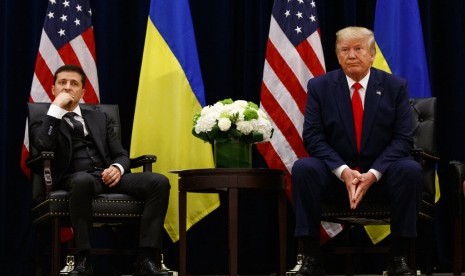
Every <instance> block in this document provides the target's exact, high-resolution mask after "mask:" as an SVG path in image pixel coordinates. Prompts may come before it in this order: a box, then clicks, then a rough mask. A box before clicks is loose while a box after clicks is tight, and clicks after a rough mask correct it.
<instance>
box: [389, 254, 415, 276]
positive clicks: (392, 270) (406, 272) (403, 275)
mask: <svg viewBox="0 0 465 276" xmlns="http://www.w3.org/2000/svg"><path fill="white" fill-rule="evenodd" d="M388 275H389V276H414V275H415V274H414V273H413V271H412V270H411V269H410V267H408V265H407V259H406V258H405V257H394V258H393V259H392V261H391V264H390V265H389V268H388Z"/></svg>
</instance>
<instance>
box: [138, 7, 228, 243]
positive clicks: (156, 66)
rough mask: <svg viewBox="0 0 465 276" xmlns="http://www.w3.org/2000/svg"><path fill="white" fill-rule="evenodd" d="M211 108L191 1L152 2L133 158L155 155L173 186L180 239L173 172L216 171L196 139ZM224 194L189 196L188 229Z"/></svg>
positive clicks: (173, 229)
mask: <svg viewBox="0 0 465 276" xmlns="http://www.w3.org/2000/svg"><path fill="white" fill-rule="evenodd" d="M205 104H206V102H205V93H204V86H203V81H202V76H201V72H200V66H199V61H198V57H197V47H196V43H195V36H194V29H193V26H192V19H191V14H190V10H189V2H188V0H170V1H166V0H152V1H151V3H150V13H149V18H148V22H147V32H146V37H145V46H144V53H143V59H142V67H141V72H140V79H139V89H138V92H137V101H136V109H135V114H134V125H133V131H132V139H131V153H130V155H131V157H135V156H139V155H141V154H155V155H157V157H158V160H157V162H156V163H155V164H154V165H153V170H154V171H156V172H159V173H162V174H164V175H166V176H167V177H168V178H169V180H170V183H171V193H170V202H169V207H168V213H167V215H166V219H165V229H166V231H167V232H168V234H169V236H170V237H171V239H172V241H173V242H175V241H177V240H178V239H179V225H178V177H177V175H176V174H173V173H170V171H172V170H180V169H192V168H211V167H213V164H214V162H213V155H212V148H211V145H210V144H208V143H205V142H203V141H202V140H200V139H199V138H196V137H194V136H193V135H192V134H191V130H192V122H193V121H192V119H193V116H194V114H195V113H196V112H198V111H200V110H201V108H202V106H204V105H205ZM219 204H220V201H219V196H218V194H188V206H187V227H188V228H190V227H191V226H192V225H193V224H195V223H196V222H197V221H199V220H200V219H202V218H203V217H205V216H206V215H207V214H209V213H210V212H212V211H213V210H214V209H216V208H217V207H218V206H219Z"/></svg>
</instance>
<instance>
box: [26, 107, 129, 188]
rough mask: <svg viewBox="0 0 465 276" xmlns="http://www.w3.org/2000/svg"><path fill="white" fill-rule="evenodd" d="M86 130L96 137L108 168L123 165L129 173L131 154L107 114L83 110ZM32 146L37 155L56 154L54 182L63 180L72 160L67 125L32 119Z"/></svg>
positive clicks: (63, 122) (54, 119) (46, 118)
mask: <svg viewBox="0 0 465 276" xmlns="http://www.w3.org/2000/svg"><path fill="white" fill-rule="evenodd" d="M81 112H82V117H83V118H84V121H85V124H86V128H87V130H88V131H89V133H90V134H91V135H92V137H93V138H94V141H95V145H96V147H97V149H98V151H99V153H100V155H101V157H102V158H103V160H104V161H105V163H106V164H105V165H106V167H108V166H110V165H111V164H113V163H119V164H121V165H122V166H123V168H124V170H125V171H128V170H129V163H130V162H129V157H128V152H127V151H126V150H125V149H123V147H122V145H121V141H120V139H119V137H118V136H117V135H116V133H115V132H114V131H113V128H112V127H111V124H110V118H109V117H108V116H107V115H106V114H105V113H104V112H100V111H95V110H87V109H83V108H81ZM29 130H30V131H31V133H30V137H31V141H30V144H31V146H32V147H33V148H34V150H35V151H37V152H40V151H54V152H55V156H54V159H53V163H52V166H53V170H52V178H53V183H58V181H59V180H60V179H61V178H62V177H63V174H64V173H65V172H66V171H67V170H68V167H69V165H70V162H71V157H72V149H73V148H72V143H71V134H70V132H69V129H68V127H67V126H66V122H65V121H64V120H60V119H57V118H55V117H52V116H48V115H46V114H44V115H43V116H41V117H39V118H32V121H31V122H30V128H29Z"/></svg>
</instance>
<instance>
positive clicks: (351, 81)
mask: <svg viewBox="0 0 465 276" xmlns="http://www.w3.org/2000/svg"><path fill="white" fill-rule="evenodd" d="M346 78H347V83H348V84H349V89H352V85H354V83H356V81H354V80H353V79H351V78H350V77H349V76H347V75H346ZM369 79H370V70H368V74H366V76H365V77H363V79H361V80H360V81H359V82H358V83H360V84H361V85H362V87H363V88H364V89H366V88H367V86H368V80H369Z"/></svg>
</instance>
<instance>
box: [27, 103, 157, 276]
mask: <svg viewBox="0 0 465 276" xmlns="http://www.w3.org/2000/svg"><path fill="white" fill-rule="evenodd" d="M49 105H50V104H49V103H29V104H28V112H29V114H28V121H29V125H31V123H32V122H33V121H34V119H35V118H38V117H39V115H40V114H45V113H46V112H47V110H48V108H49ZM81 108H82V109H94V110H99V111H101V112H105V113H106V114H107V115H108V116H109V117H110V118H111V119H112V121H113V125H112V127H113V129H114V131H115V132H116V133H117V134H118V137H121V126H120V116H119V108H118V106H117V105H103V104H100V105H86V104H81ZM53 157H54V153H53V152H37V151H36V150H35V149H34V148H30V158H29V160H28V162H27V163H28V165H29V166H30V167H31V169H32V172H33V173H32V176H31V177H32V195H33V207H32V218H33V224H34V225H35V226H36V230H37V231H36V232H37V238H38V241H39V242H38V243H37V244H38V245H40V244H47V245H49V246H46V248H38V250H37V252H38V255H41V256H38V258H37V259H38V261H37V264H38V265H37V269H36V270H37V272H36V275H42V274H43V273H46V272H45V271H44V269H43V268H42V265H40V264H42V263H43V262H42V261H40V260H42V256H43V255H48V256H49V257H50V275H59V274H60V268H61V267H62V266H63V265H64V263H63V261H64V259H65V258H64V255H65V254H73V253H75V251H73V248H72V243H71V244H69V246H68V248H67V250H66V252H62V251H63V250H62V246H61V243H60V229H61V228H62V227H67V226H69V225H70V221H69V207H68V192H67V191H64V190H52V184H53V183H52V177H51V173H52V170H53V167H52V166H51V164H52V162H51V160H52V159H53ZM155 161H156V157H155V156H154V155H144V156H141V157H138V158H135V159H132V160H131V168H136V167H143V170H144V171H151V170H152V163H154V162H155ZM143 208H144V202H142V201H140V200H137V199H135V198H133V197H131V196H128V195H126V194H100V195H98V196H97V197H96V198H95V199H94V201H93V216H94V220H93V221H94V225H102V224H109V223H110V224H111V225H113V226H118V225H126V224H134V225H138V223H139V222H140V218H141V215H142V211H143ZM49 229H50V230H49ZM48 231H50V232H48ZM42 238H45V239H47V241H46V242H41V239H42ZM135 247H136V245H135V246H134V249H135ZM131 250H132V249H131ZM129 251H130V250H129ZM92 254H94V255H99V254H129V253H128V249H121V248H120V249H114V248H95V249H92Z"/></svg>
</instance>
